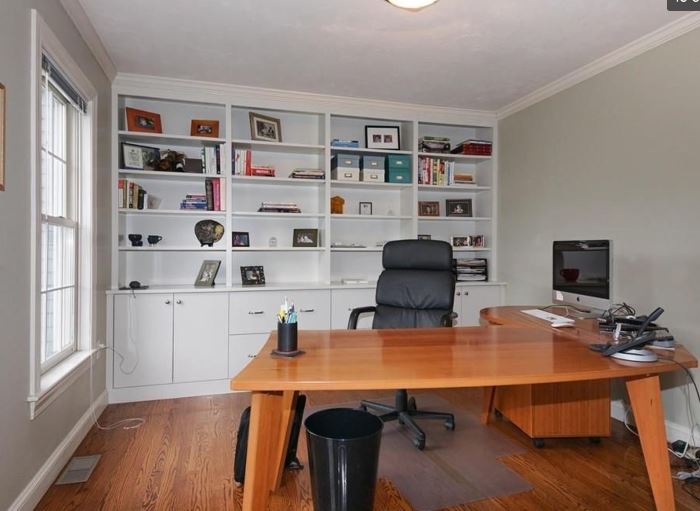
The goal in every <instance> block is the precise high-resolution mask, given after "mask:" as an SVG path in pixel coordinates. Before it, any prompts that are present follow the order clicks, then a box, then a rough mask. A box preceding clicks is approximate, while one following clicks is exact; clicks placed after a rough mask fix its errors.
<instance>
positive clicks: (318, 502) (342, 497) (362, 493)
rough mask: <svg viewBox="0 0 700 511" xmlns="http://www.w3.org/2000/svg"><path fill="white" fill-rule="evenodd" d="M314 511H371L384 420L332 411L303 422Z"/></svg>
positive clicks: (353, 412) (317, 413) (350, 411)
mask: <svg viewBox="0 0 700 511" xmlns="http://www.w3.org/2000/svg"><path fill="white" fill-rule="evenodd" d="M304 426H306V441H307V446H308V449H309V470H310V473H311V494H312V496H313V501H314V510H315V511H372V509H373V508H374V491H375V488H376V485H377V466H378V464H379V443H380V441H381V438H382V428H383V427H384V424H383V423H382V420H381V419H380V418H379V417H377V416H375V415H372V414H371V413H369V412H363V411H360V410H352V409H350V408H331V409H328V410H321V411H320V412H316V413H313V414H311V415H309V416H308V417H307V418H306V420H305V421H304Z"/></svg>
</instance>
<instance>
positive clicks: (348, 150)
mask: <svg viewBox="0 0 700 511" xmlns="http://www.w3.org/2000/svg"><path fill="white" fill-rule="evenodd" d="M331 151H335V152H337V153H362V154H413V151H397V150H394V149H367V148H364V147H335V146H331Z"/></svg>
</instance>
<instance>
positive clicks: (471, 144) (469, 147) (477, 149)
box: [451, 139, 493, 156]
mask: <svg viewBox="0 0 700 511" xmlns="http://www.w3.org/2000/svg"><path fill="white" fill-rule="evenodd" d="M492 148H493V143H492V142H491V141H490V140H476V139H468V140H465V141H464V142H460V143H459V144H457V146H456V147H455V148H454V149H452V151H451V152H452V153H453V154H466V155H473V156H491V151H492Z"/></svg>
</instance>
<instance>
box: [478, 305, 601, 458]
mask: <svg viewBox="0 0 700 511" xmlns="http://www.w3.org/2000/svg"><path fill="white" fill-rule="evenodd" d="M534 308H537V306H533V305H529V306H528V305H522V306H508V307H491V308H488V309H483V310H482V311H481V315H480V319H481V323H482V324H489V325H508V326H520V327H532V328H539V329H543V330H546V331H548V332H553V331H556V332H558V333H559V334H560V335H562V336H566V337H571V338H572V339H575V340H577V341H579V342H581V343H585V344H591V343H604V342H608V340H609V337H605V336H603V335H600V334H599V333H598V324H597V322H596V320H594V319H585V320H577V321H576V327H575V328H562V329H556V328H552V327H551V326H550V324H549V322H547V321H544V320H542V319H538V318H535V317H532V316H530V315H528V314H524V313H523V312H522V311H523V310H527V309H534ZM551 312H552V313H554V314H560V315H564V314H565V310H564V307H561V310H559V308H552V309H551ZM494 390H495V389H488V391H487V392H485V393H484V401H485V410H484V414H483V415H482V422H484V423H486V422H487V421H488V417H489V414H490V412H491V410H492V409H495V410H498V412H500V413H502V414H503V415H505V416H506V417H508V419H509V420H510V421H511V422H512V423H513V424H515V425H516V426H517V427H518V428H520V429H521V430H522V431H523V432H524V433H525V434H527V435H528V436H529V437H530V438H532V439H533V440H534V444H535V446H537V447H542V445H544V442H543V439H544V438H552V437H589V438H600V437H607V436H610V381H609V380H594V381H587V382H573V383H571V382H565V383H544V384H538V385H517V386H512V385H511V386H504V387H499V388H498V390H497V391H495V392H494Z"/></svg>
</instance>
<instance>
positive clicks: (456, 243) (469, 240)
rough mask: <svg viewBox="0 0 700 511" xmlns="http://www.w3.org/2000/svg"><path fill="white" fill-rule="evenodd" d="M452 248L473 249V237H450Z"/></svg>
mask: <svg viewBox="0 0 700 511" xmlns="http://www.w3.org/2000/svg"><path fill="white" fill-rule="evenodd" d="M451 241H452V246H453V247H473V246H474V236H452V239H451Z"/></svg>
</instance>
